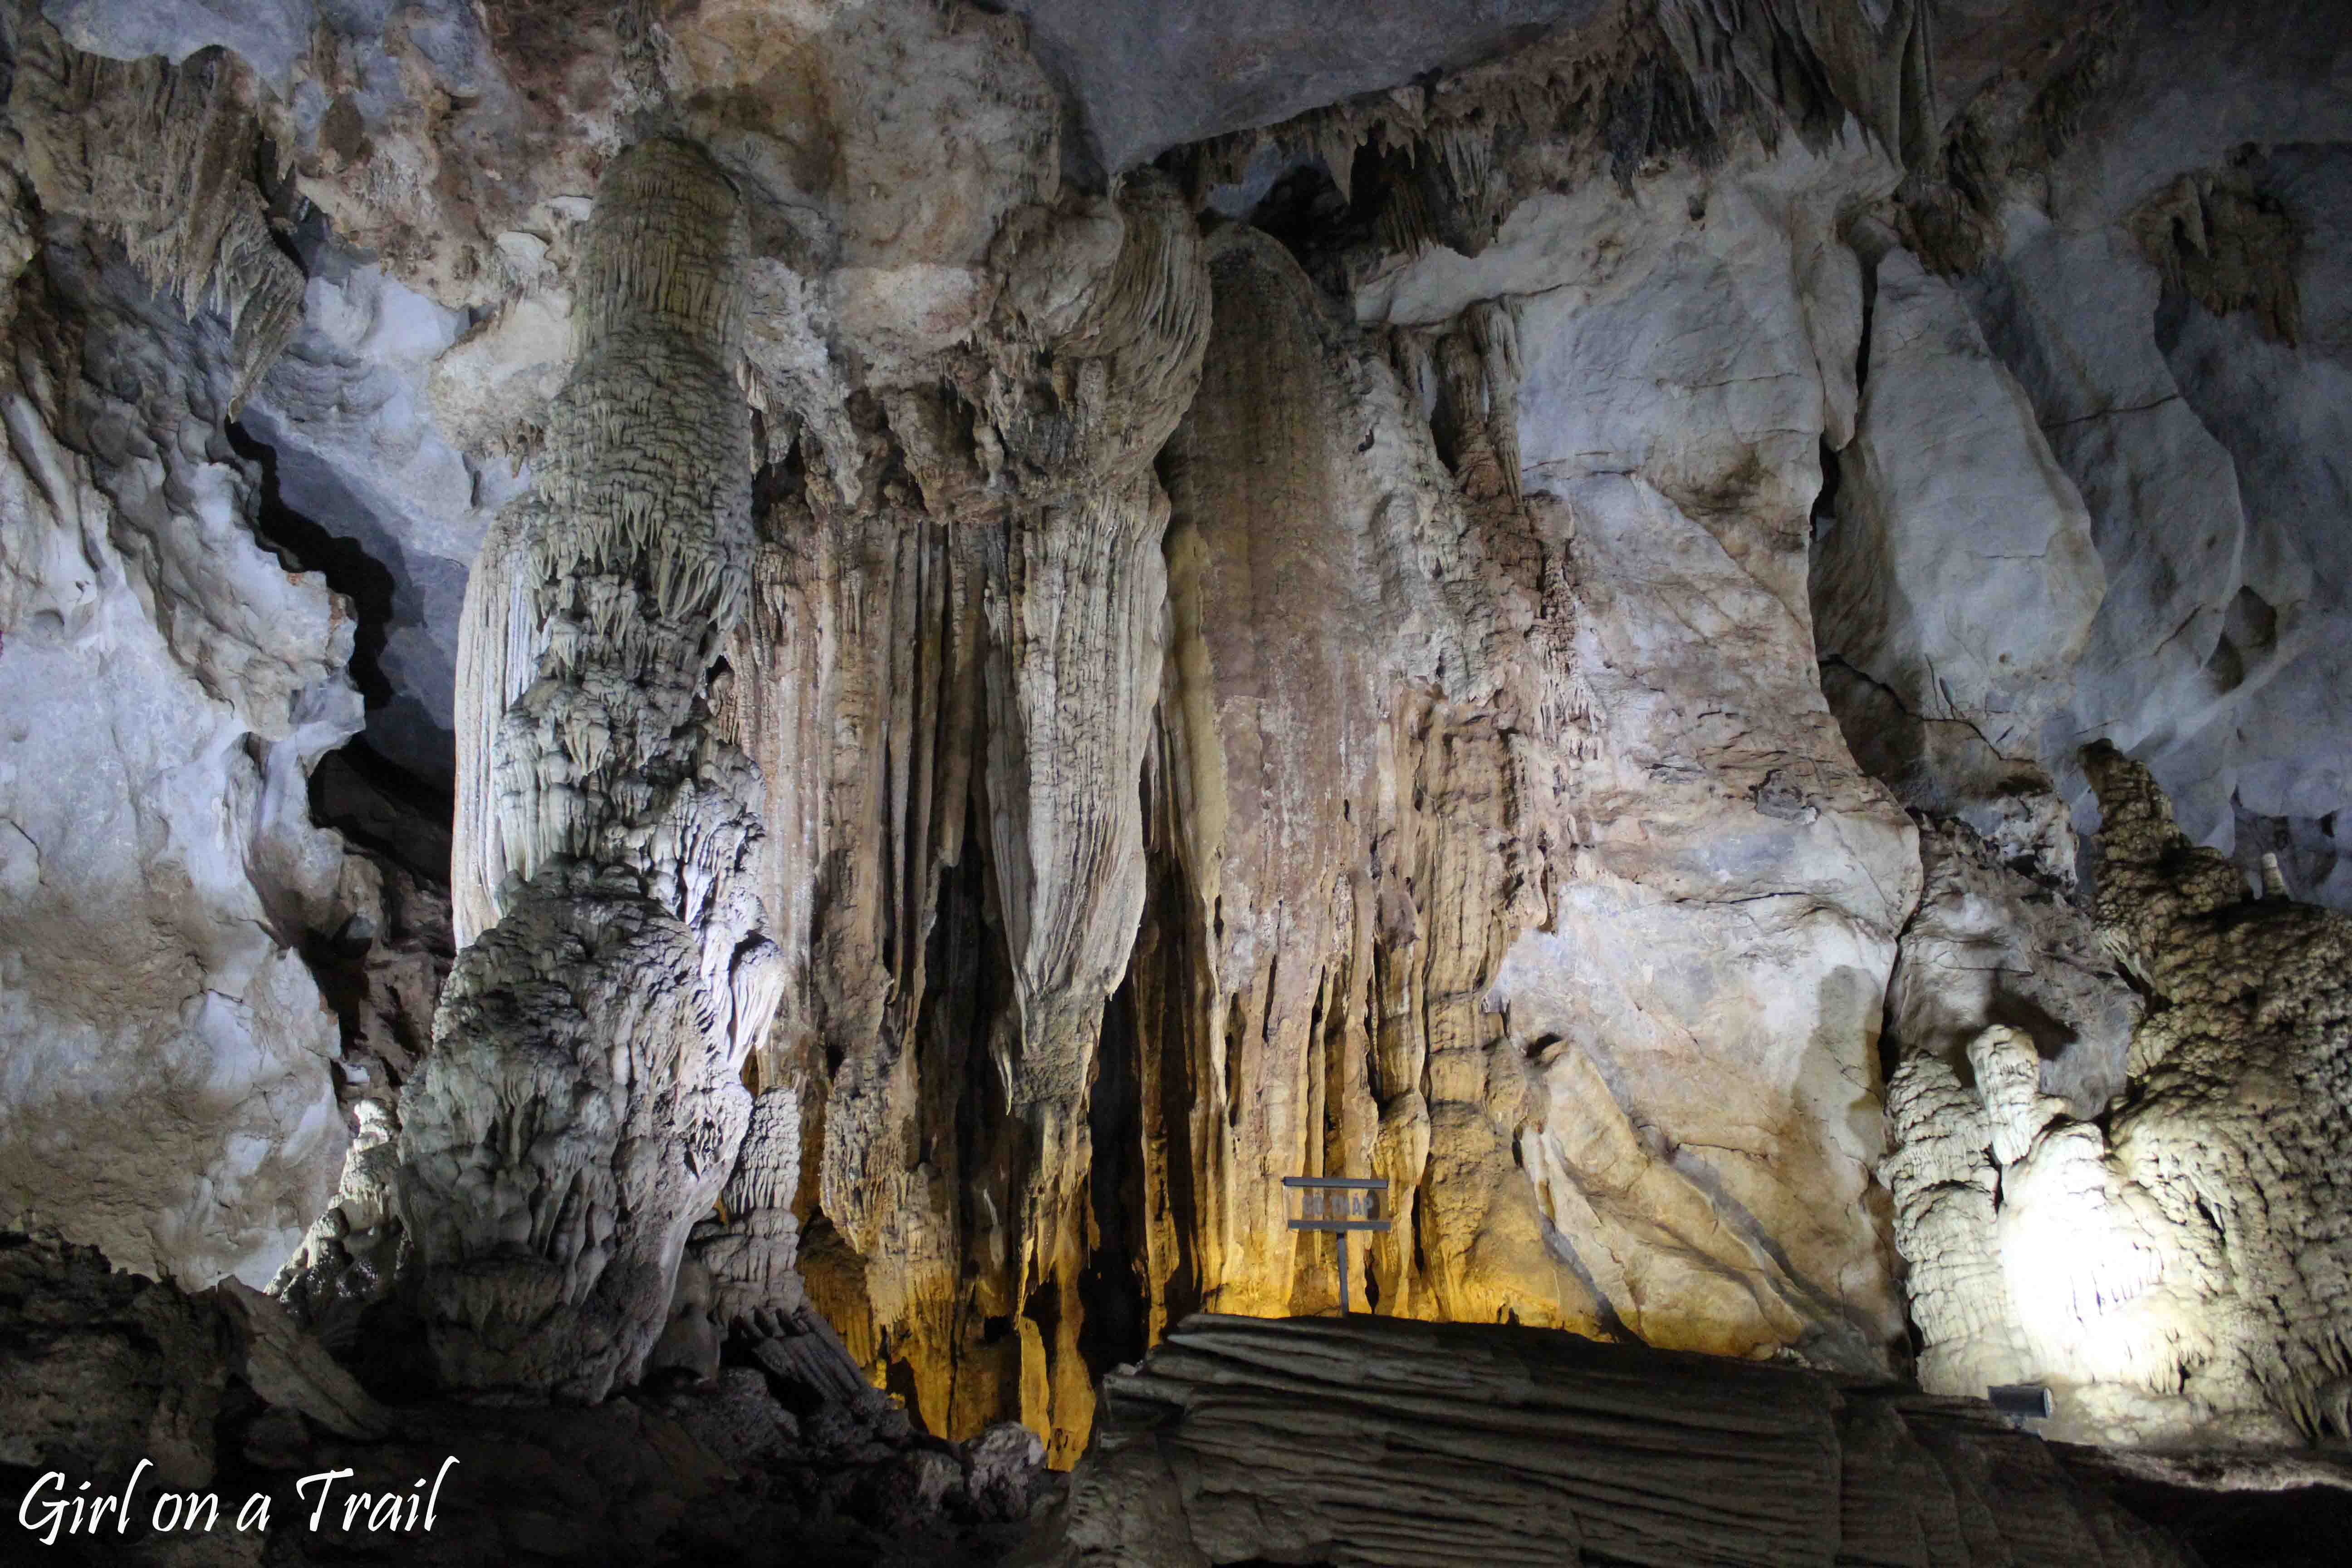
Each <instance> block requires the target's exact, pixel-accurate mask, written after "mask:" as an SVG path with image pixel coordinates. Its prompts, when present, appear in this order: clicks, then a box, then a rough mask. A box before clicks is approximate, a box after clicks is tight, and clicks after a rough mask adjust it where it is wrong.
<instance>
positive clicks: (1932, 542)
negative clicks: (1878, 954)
mask: <svg viewBox="0 0 2352 1568" xmlns="http://www.w3.org/2000/svg"><path fill="white" fill-rule="evenodd" d="M1870 288H1871V296H1870V298H1871V315H1870V320H1871V329H1870V342H1869V344H1868V347H1867V351H1866V370H1867V374H1866V376H1865V377H1864V385H1865V387H1866V390H1865V392H1864V395H1863V401H1862V406H1861V410H1860V415H1859V419H1858V422H1857V425H1856V432H1855V437H1854V440H1853V444H1852V445H1851V446H1848V447H1845V448H1844V449H1843V451H1842V452H1841V453H1840V454H1839V456H1838V458H1837V471H1838V479H1839V483H1838V487H1837V493H1836V502H1835V510H1834V513H1833V515H1832V518H1830V519H1828V520H1825V521H1824V524H1823V526H1822V528H1821V529H1820V530H1819V531H1818V532H1817V534H1816V536H1815V539H1814V542H1813V557H1812V563H1811V593H1812V601H1813V615H1814V619H1815V632H1816V638H1817V641H1818V644H1819V651H1820V654H1821V657H1822V659H1823V661H1824V664H1825V667H1826V668H1824V671H1823V676H1822V680H1823V685H1824V688H1825V689H1826V690H1827V691H1828V692H1829V694H1830V696H1831V699H1832V702H1833V703H1834V704H1835V705H1836V706H1837V709H1838V710H1839V712H1840V715H1841V719H1842V721H1843V727H1844V730H1845V732H1846V735H1847V737H1848V738H1849V739H1850V740H1852V741H1853V742H1854V744H1855V746H1856V748H1857V751H1858V752H1860V753H1861V756H1862V760H1863V762H1864V765H1865V766H1866V767H1867V768H1868V769H1869V770H1870V772H1871V773H1874V775H1876V776H1878V777H1880V778H1884V779H1886V780H1889V781H1890V782H1892V783H1894V784H1895V785H1896V787H1897V788H1898V789H1899V790H1900V791H1901V793H1902V795H1903V796H1904V798H1905V800H1906V804H1909V805H1914V806H1916V807H1919V808H1921V809H1923V810H1928V811H1933V812H1935V813H1937V815H1940V816H1959V817H1963V818H1965V819H1966V820H1968V821H1969V823H1970V824H1971V825H1972V826H1977V827H1979V829H1981V830H1982V831H1984V832H1985V833H1987V834H1988V835H1990V836H1993V837H1997V838H1999V839H2000V840H2001V841H2002V842H2003V844H2004V847H2006V848H2007V849H2008V850H2009V852H2010V853H2011V854H2025V855H2029V856H2032V857H2035V858H2039V859H2041V860H2042V861H2043V862H2044V863H2045V864H2047V865H2049V866H2051V867H2052V868H2055V869H2061V870H2063V874H2064V875H2066V876H2068V877H2072V875H2073V874H2074V842H2073V837H2072V835H2071V834H2070V833H2068V832H2067V831H2066V828H2065V826H2064V824H2063V819H2061V818H2059V817H2058V816H2057V814H2056V813H2055V812H2054V811H2053V810H2051V809H2049V807H2048V805H2044V804H2043V803H2046V802H2050V801H2051V796H2050V795H2049V786H2048V782H2047V779H2046V777H2045V776H2044V775H2042V773H2041V771H2040V768H2039V763H2038V761H2037V759H2038V754H2039V749H2040V743H2041V730H2042V723H2043V721H2045V720H2047V719H2048V718H2049V717H2050V715H2051V713H2052V711H2053V710H2054V709H2055V708H2056V707H2057V706H2058V705H2059V704H2060V703H2061V702H2063V700H2065V699H2066V698H2067V697H2069V696H2071V695H2072V678H2073V672H2074V663H2075V660H2076V659H2077V658H2079V657H2080V656H2081V654H2082V651H2083V648H2084V643H2085V641H2086V639H2087V637H2088V636H2089V632H2090V628H2091V624H2092V619H2093V616H2095V614H2096V612H2097V610H2098V608H2099V604H2100V600H2101V599H2102V598H2103V597H2104V595H2105V591H2106V576H2105V571H2104V569H2103V568H2102V566H2101V564H2100V560H2099V555H2098V552H2097V550H2096V549H2095V547H2094V545H2093V543H2092V538H2091V520H2090V516H2089V514H2088V513H2087V512H2086V511H2085V510H2084V507H2083V502H2082V500H2081V498H2080V497H2079V496H2078V495H2077V494H2076V492H2075V489H2074V483H2073V481H2072V480H2070V479H2068V478H2067V477H2066V475H2065V473H2064V472H2063V470H2062V469H2061V468H2059V466H2058V463H2057V460H2056V459H2055V458H2053V457H2052V456H2051V452H2050V447H2049V443H2048V442H2047V441H2046V440H2044V438H2043V437H2042V431H2041V429H2040V428H2039V427H2038V426H2036V424H2035V423H2034V416H2033V410H2032V405H2030V404H2029V403H2028V402H2027V400H2026V397H2025V395H2024V393H2023V392H2022V391H2021V389H2020V388H2019V386H2018V384H2017V381H2016V378H2015V377H2013V376H2011V374H2010V373H2009V372H2008V370H2006V369H2005V368H2004V367H2003V366H2002V365H2001V364H2000V362H1999V361H1998V360H1997V359H1996V358H1994V356H1993V354H1992V352H1991V351H1990V349H1989V348H1988V347H1987V346H1986V345H1985V342H1984V338H1983V335H1982V334H1981V333H1980V332H1979V331H1978V329H1977V326H1976V323H1975V321H1973V320H1972V319H1971V318H1970V317H1969V312H1968V309H1967V306H1966V305H1965V304H1964V302H1963V301H1962V300H1961V297H1960V296H1959V294H1958V292H1956V291H1955V290H1954V289H1952V287H1951V286H1950V285H1949V284H1948V283H1946V282H1945V281H1943V280H1942V279H1937V278H1935V277H1933V276H1930V275H1929V274H1927V272H1926V271H1925V270H1924V269H1923V268H1921V267H1920V265H1919V263H1918V261H1917V259H1916V258H1914V257H1913V256H1911V254H1910V253H1909V252H1907V251H1905V250H1902V249H1899V248H1895V249H1885V250H1883V251H1882V252H1881V253H1879V254H1877V255H1876V256H1875V258H1874V265H1873V266H1872V268H1871V269H1870Z"/></svg>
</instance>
